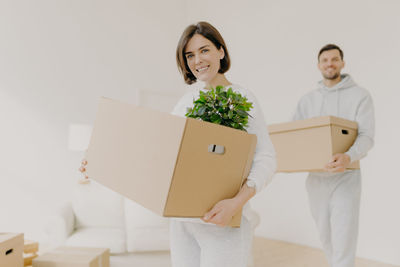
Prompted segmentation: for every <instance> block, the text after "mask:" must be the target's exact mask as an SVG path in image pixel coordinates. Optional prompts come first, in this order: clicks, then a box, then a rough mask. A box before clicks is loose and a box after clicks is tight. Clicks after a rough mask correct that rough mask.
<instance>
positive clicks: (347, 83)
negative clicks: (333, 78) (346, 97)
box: [318, 74, 356, 92]
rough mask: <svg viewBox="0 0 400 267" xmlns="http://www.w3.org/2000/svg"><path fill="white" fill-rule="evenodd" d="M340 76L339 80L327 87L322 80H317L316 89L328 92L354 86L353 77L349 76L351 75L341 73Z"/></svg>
mask: <svg viewBox="0 0 400 267" xmlns="http://www.w3.org/2000/svg"><path fill="white" fill-rule="evenodd" d="M340 77H341V81H340V82H339V83H337V84H335V85H334V86H332V87H327V86H326V85H325V84H324V81H323V80H321V81H319V82H318V90H319V91H321V92H322V91H326V92H329V91H336V90H341V89H347V88H351V87H353V86H356V83H355V82H354V81H353V79H352V78H351V76H350V75H349V74H341V75H340Z"/></svg>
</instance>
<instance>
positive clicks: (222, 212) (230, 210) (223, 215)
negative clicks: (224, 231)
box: [203, 198, 241, 226]
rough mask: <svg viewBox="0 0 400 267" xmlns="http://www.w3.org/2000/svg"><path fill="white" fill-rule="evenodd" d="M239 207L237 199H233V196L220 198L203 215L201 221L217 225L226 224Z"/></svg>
mask: <svg viewBox="0 0 400 267" xmlns="http://www.w3.org/2000/svg"><path fill="white" fill-rule="evenodd" d="M240 208H241V206H240V204H239V203H238V202H237V201H235V198H229V199H224V200H221V201H219V202H218V203H217V204H215V205H214V207H213V208H212V209H211V210H210V211H209V212H207V213H206V214H205V215H204V217H203V221H205V222H208V223H213V224H216V225H218V226H226V225H228V224H229V223H230V221H231V220H232V217H233V216H234V215H235V214H236V212H237V211H239V209H240Z"/></svg>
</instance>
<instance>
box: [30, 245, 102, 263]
mask: <svg viewBox="0 0 400 267" xmlns="http://www.w3.org/2000/svg"><path fill="white" fill-rule="evenodd" d="M32 263H33V265H32V266H33V267H109V266H110V250H109V249H108V248H84V247H59V248H56V249H55V250H52V251H51V252H48V253H45V254H43V255H41V256H39V257H37V258H35V259H33V262H32Z"/></svg>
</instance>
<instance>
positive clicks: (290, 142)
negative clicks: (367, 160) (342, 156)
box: [268, 116, 360, 172]
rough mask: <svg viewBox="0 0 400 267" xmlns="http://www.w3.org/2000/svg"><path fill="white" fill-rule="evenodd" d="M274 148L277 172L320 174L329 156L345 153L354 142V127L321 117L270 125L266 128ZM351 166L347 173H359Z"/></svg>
mask: <svg viewBox="0 0 400 267" xmlns="http://www.w3.org/2000/svg"><path fill="white" fill-rule="evenodd" d="M268 130H269V134H270V137H271V141H272V143H273V144H274V146H275V150H276V154H277V161H278V167H277V172H321V171H324V170H323V169H324V166H325V165H326V164H327V163H328V162H329V161H330V160H331V158H332V155H334V154H336V153H344V152H346V151H347V150H348V149H349V148H350V147H351V146H352V145H353V143H354V141H355V139H356V138H357V134H358V131H357V123H356V122H354V121H349V120H346V119H342V118H338V117H333V116H324V117H315V118H311V119H307V120H298V121H293V122H287V123H279V124H272V125H270V126H269V127H268ZM359 168H360V163H359V162H358V161H357V162H353V163H352V164H351V165H350V166H349V168H348V169H359Z"/></svg>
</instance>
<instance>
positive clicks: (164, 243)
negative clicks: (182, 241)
mask: <svg viewBox="0 0 400 267" xmlns="http://www.w3.org/2000/svg"><path fill="white" fill-rule="evenodd" d="M125 229H126V247H127V251H128V252H140V251H163V250H164V251H165V250H169V219H168V218H164V217H161V216H159V215H157V214H155V213H153V212H152V211H150V210H148V209H146V208H143V207H142V206H140V205H139V204H137V203H135V202H133V201H131V200H129V199H125Z"/></svg>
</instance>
